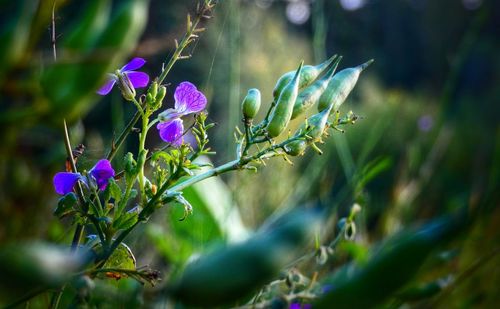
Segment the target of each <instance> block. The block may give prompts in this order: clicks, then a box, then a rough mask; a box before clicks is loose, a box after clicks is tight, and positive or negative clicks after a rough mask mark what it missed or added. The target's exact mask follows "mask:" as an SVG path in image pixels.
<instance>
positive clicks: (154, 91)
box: [148, 81, 158, 98]
mask: <svg viewBox="0 0 500 309" xmlns="http://www.w3.org/2000/svg"><path fill="white" fill-rule="evenodd" d="M148 93H149V94H151V97H152V98H156V95H157V94H158V82H156V81H154V82H153V83H151V87H149V91H148Z"/></svg>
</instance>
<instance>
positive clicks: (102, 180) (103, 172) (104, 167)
mask: <svg viewBox="0 0 500 309" xmlns="http://www.w3.org/2000/svg"><path fill="white" fill-rule="evenodd" d="M90 175H92V177H94V179H95V181H96V183H97V187H98V188H99V190H104V189H106V186H107V185H108V179H110V178H111V177H114V176H115V170H114V169H113V167H112V166H111V163H110V162H109V161H108V160H106V159H103V160H100V161H99V162H97V163H96V165H94V167H93V168H92V169H91V170H90Z"/></svg>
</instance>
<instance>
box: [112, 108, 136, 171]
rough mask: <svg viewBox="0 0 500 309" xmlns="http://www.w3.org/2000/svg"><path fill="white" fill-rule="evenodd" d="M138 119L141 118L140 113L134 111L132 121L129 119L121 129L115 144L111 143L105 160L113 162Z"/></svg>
mask: <svg viewBox="0 0 500 309" xmlns="http://www.w3.org/2000/svg"><path fill="white" fill-rule="evenodd" d="M140 118H141V113H140V112H139V111H136V112H135V114H134V116H133V117H132V119H130V121H129V123H128V124H127V126H126V127H125V128H124V129H123V131H122V132H121V133H120V135H119V136H118V138H117V139H116V142H113V144H112V145H111V149H110V151H109V152H108V155H107V156H106V158H107V159H108V160H109V161H111V160H113V158H114V157H115V155H116V152H117V151H118V149H119V148H120V147H121V146H122V145H123V142H124V141H125V139H126V138H127V136H128V135H129V134H130V132H132V129H133V128H134V125H135V124H136V123H137V121H139V119H140Z"/></svg>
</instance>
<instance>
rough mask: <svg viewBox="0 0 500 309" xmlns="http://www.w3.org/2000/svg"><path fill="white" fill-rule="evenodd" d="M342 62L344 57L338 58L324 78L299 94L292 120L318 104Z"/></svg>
mask: <svg viewBox="0 0 500 309" xmlns="http://www.w3.org/2000/svg"><path fill="white" fill-rule="evenodd" d="M340 60H342V57H338V58H336V59H335V61H334V62H333V65H332V67H331V68H330V69H329V70H328V72H327V73H326V74H325V75H324V76H323V77H322V78H319V79H317V80H316V81H315V82H314V83H312V84H311V85H310V86H308V87H306V88H305V89H304V90H302V92H300V93H299V96H298V97H297V101H296V102H295V105H294V106H293V112H292V119H295V118H297V117H298V116H300V115H301V114H302V113H304V112H305V111H306V110H307V109H309V108H310V107H312V106H313V105H314V104H316V103H317V102H318V100H319V98H320V97H321V95H322V94H323V92H324V91H325V90H326V89H327V86H328V84H329V83H330V80H331V79H332V77H333V74H334V73H335V70H336V69H337V66H338V64H339V62H340Z"/></svg>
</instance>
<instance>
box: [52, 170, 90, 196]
mask: <svg viewBox="0 0 500 309" xmlns="http://www.w3.org/2000/svg"><path fill="white" fill-rule="evenodd" d="M82 179H83V176H82V175H80V173H69V172H61V173H57V174H56V175H55V176H54V179H53V183H54V188H55V189H56V193H57V194H61V195H65V194H67V193H70V192H71V191H73V187H74V186H75V184H76V182H77V181H78V180H82Z"/></svg>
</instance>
